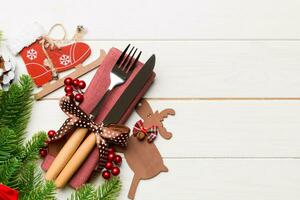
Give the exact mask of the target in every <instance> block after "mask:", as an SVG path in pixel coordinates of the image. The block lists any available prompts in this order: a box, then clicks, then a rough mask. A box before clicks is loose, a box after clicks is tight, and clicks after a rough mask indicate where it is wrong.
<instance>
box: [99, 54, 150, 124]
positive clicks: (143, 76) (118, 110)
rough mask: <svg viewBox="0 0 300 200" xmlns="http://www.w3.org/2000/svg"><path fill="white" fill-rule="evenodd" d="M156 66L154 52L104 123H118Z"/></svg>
mask: <svg viewBox="0 0 300 200" xmlns="http://www.w3.org/2000/svg"><path fill="white" fill-rule="evenodd" d="M154 66H155V55H154V54H153V55H152V56H151V57H150V58H149V59H148V60H147V61H146V63H145V64H144V65H143V67H142V69H141V70H140V71H139V72H138V73H137V75H136V76H135V77H134V78H133V80H132V81H131V83H130V84H129V85H128V87H127V88H126V89H125V91H124V92H123V94H122V96H121V97H120V98H119V99H118V100H117V102H116V103H115V105H114V106H113V108H112V109H111V110H110V112H109V113H108V115H107V116H106V117H105V118H104V120H103V123H104V124H113V123H118V122H119V121H120V119H121V118H122V116H123V114H124V113H125V111H126V110H127V109H128V107H129V106H130V103H131V102H132V101H133V100H134V98H135V97H136V96H137V94H138V93H139V92H140V91H141V90H142V88H143V87H144V85H145V84H146V82H147V81H148V78H149V77H150V76H151V74H152V73H151V72H152V71H153V69H154Z"/></svg>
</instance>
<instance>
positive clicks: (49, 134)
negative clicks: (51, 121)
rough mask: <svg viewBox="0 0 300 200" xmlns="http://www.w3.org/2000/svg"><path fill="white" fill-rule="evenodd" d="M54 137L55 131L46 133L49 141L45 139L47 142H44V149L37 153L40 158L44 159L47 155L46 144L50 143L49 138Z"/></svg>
mask: <svg viewBox="0 0 300 200" xmlns="http://www.w3.org/2000/svg"><path fill="white" fill-rule="evenodd" d="M55 135H56V131H54V130H50V131H48V137H49V139H47V140H46V141H45V145H44V147H43V148H41V149H40V152H39V153H40V156H41V157H42V158H44V157H46V156H47V154H48V150H47V148H48V144H49V143H50V141H51V138H53V137H54V136H55Z"/></svg>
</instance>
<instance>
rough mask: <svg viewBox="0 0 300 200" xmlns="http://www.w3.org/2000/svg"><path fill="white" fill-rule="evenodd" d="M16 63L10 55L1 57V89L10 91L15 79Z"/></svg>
mask: <svg viewBox="0 0 300 200" xmlns="http://www.w3.org/2000/svg"><path fill="white" fill-rule="evenodd" d="M15 69H16V62H15V61H14V59H13V58H12V57H11V56H9V55H8V54H4V53H2V56H0V89H3V90H8V88H9V86H10V84H11V83H12V82H13V80H14V78H15Z"/></svg>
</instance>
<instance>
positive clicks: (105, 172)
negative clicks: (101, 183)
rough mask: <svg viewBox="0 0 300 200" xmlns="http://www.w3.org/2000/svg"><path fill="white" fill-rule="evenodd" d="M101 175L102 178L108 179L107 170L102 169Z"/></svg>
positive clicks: (108, 173)
mask: <svg viewBox="0 0 300 200" xmlns="http://www.w3.org/2000/svg"><path fill="white" fill-rule="evenodd" d="M102 177H103V178H104V179H106V180H107V179H109V178H110V172H109V171H107V170H106V171H104V172H102Z"/></svg>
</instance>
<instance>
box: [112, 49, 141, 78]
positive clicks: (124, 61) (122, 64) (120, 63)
mask: <svg viewBox="0 0 300 200" xmlns="http://www.w3.org/2000/svg"><path fill="white" fill-rule="evenodd" d="M129 47H130V44H128V45H127V47H126V48H125V49H124V51H123V52H122V54H121V56H120V57H119V59H118V60H117V63H116V65H115V67H114V68H113V71H116V69H115V68H118V71H119V70H122V72H123V73H126V77H129V76H130V74H131V73H132V71H133V70H134V69H135V67H136V65H137V62H138V60H139V58H140V56H141V54H142V51H140V52H139V54H138V56H137V57H136V58H135V59H134V55H135V54H136V52H137V50H138V49H137V48H135V47H132V48H131V49H130V51H129V53H128V54H126V52H127V51H128V49H129ZM132 52H133V54H132ZM131 54H132V55H131ZM124 57H125V58H124Z"/></svg>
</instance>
